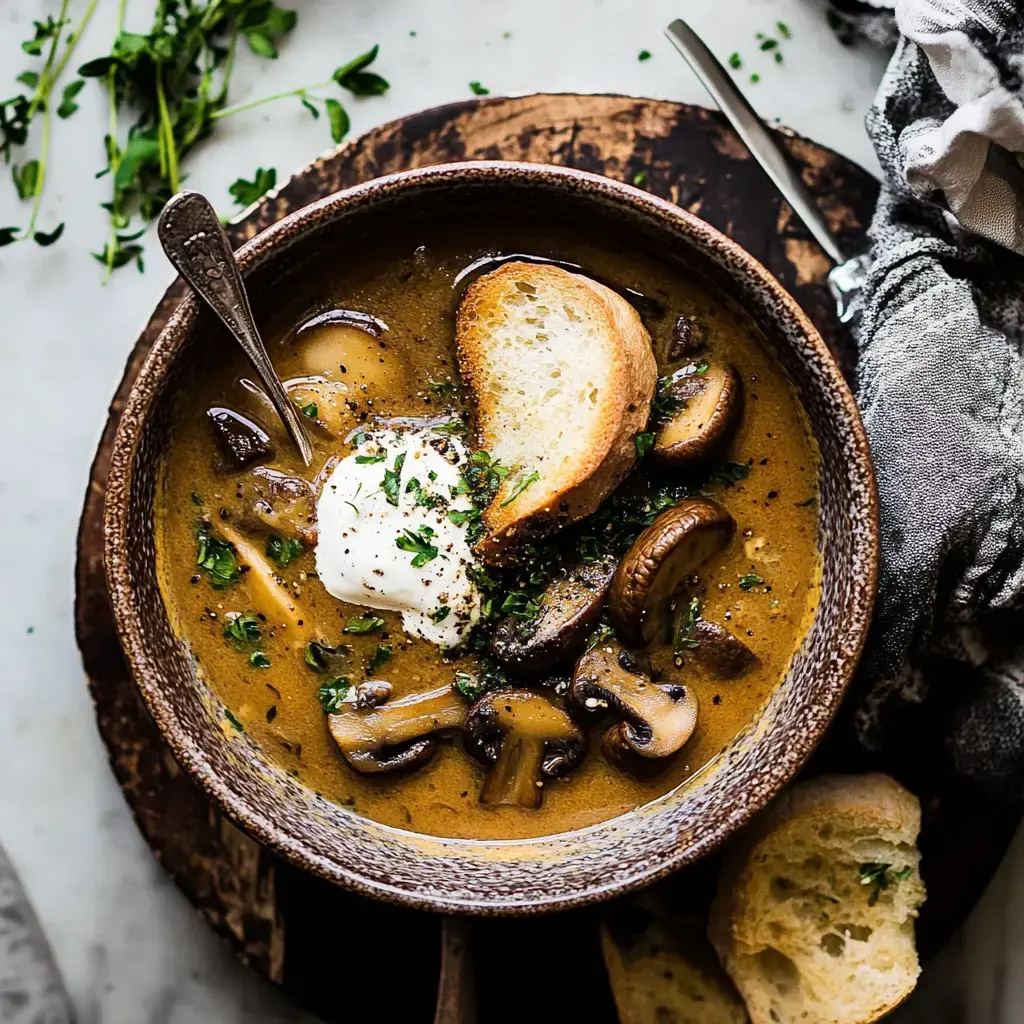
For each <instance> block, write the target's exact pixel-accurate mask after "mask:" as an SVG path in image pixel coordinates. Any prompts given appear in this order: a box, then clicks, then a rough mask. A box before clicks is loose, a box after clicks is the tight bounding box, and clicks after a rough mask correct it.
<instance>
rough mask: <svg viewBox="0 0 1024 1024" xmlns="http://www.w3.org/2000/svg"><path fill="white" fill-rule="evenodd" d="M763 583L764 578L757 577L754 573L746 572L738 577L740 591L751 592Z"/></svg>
mask: <svg viewBox="0 0 1024 1024" xmlns="http://www.w3.org/2000/svg"><path fill="white" fill-rule="evenodd" d="M762 583H764V577H763V576H758V574H757V573H756V572H748V573H747V574H746V575H744V576H741V577H740V590H753V589H754V587H759V586H760V585H761V584H762Z"/></svg>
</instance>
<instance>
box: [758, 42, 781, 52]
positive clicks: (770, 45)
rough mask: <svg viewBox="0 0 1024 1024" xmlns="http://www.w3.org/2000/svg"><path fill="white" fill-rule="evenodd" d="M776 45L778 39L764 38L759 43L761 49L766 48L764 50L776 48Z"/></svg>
mask: <svg viewBox="0 0 1024 1024" xmlns="http://www.w3.org/2000/svg"><path fill="white" fill-rule="evenodd" d="M778 45H779V41H778V39H765V40H764V41H763V42H762V43H761V49H762V50H766V51H767V50H774V49H776V47H778Z"/></svg>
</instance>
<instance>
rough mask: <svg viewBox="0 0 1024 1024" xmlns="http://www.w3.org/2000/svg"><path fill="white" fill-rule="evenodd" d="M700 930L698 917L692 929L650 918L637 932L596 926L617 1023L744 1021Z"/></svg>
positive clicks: (743, 1013)
mask: <svg viewBox="0 0 1024 1024" xmlns="http://www.w3.org/2000/svg"><path fill="white" fill-rule="evenodd" d="M698 926H699V928H700V931H697V930H696V929H697V927H698ZM702 933H703V920H700V921H699V923H698V922H697V921H696V920H695V921H694V929H693V930H691V929H690V928H688V927H687V922H675V923H674V924H670V923H669V922H666V921H658V920H651V921H650V922H648V923H647V926H646V927H645V928H644V929H643V930H642V931H640V932H637V933H630V932H626V931H623V930H620V929H616V928H614V927H613V926H612V925H610V924H608V923H605V924H602V925H601V952H602V954H603V955H604V963H605V967H606V968H607V970H608V981H609V983H610V984H611V988H612V995H613V996H614V997H615V1008H616V1010H617V1011H618V1014H619V1021H620V1024H748V1022H747V1013H746V1010H744V1008H743V1002H742V1000H741V999H740V997H739V996H738V995H737V993H736V990H735V989H734V988H733V987H732V984H731V983H730V982H729V979H728V978H727V977H726V976H725V975H724V974H723V973H722V969H721V967H719V966H718V964H717V963H715V954H714V952H713V951H712V950H711V947H710V946H708V944H707V940H706V939H705V938H704V936H703V934H702Z"/></svg>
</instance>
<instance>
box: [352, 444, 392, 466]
mask: <svg viewBox="0 0 1024 1024" xmlns="http://www.w3.org/2000/svg"><path fill="white" fill-rule="evenodd" d="M387 457H388V452H387V449H386V448H378V449H377V451H376V452H375V453H374V454H373V455H357V456H356V464H357V465H359V466H373V465H376V464H377V463H378V462H383V461H384V460H385V459H386V458H387Z"/></svg>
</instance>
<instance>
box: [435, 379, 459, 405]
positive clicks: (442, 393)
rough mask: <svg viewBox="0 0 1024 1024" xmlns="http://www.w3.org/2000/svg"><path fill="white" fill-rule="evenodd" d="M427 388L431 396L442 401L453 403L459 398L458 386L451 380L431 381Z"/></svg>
mask: <svg viewBox="0 0 1024 1024" xmlns="http://www.w3.org/2000/svg"><path fill="white" fill-rule="evenodd" d="M428 387H429V390H430V393H431V395H433V396H434V398H439V399H441V400H442V401H455V400H456V399H457V398H458V397H459V386H458V384H456V383H455V381H453V380H432V381H431V382H430V384H429V385H428Z"/></svg>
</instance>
